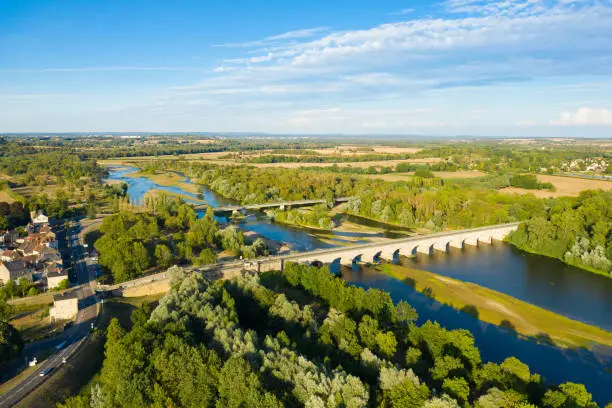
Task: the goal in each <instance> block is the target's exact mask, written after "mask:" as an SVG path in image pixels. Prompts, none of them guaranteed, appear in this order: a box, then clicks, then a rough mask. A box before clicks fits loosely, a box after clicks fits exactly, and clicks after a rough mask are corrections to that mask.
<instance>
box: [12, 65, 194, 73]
mask: <svg viewBox="0 0 612 408" xmlns="http://www.w3.org/2000/svg"><path fill="white" fill-rule="evenodd" d="M112 71H204V69H202V68H195V67H138V66H134V67H130V66H125V67H122V66H117V67H64V68H62V67H56V68H24V69H20V68H17V69H0V72H4V73H44V72H67V73H71V72H112Z"/></svg>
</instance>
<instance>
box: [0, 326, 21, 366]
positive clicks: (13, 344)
mask: <svg viewBox="0 0 612 408" xmlns="http://www.w3.org/2000/svg"><path fill="white" fill-rule="evenodd" d="M21 350H23V340H22V339H21V336H20V335H19V332H18V331H17V329H15V328H14V327H13V326H12V325H10V324H9V323H7V322H3V321H0V363H5V362H7V361H9V360H10V359H11V358H13V357H15V356H17V355H18V354H19V353H21Z"/></svg>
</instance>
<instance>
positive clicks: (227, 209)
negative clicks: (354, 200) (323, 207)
mask: <svg viewBox="0 0 612 408" xmlns="http://www.w3.org/2000/svg"><path fill="white" fill-rule="evenodd" d="M348 200H349V197H340V198H335V199H334V204H338V203H345V202H347V201H348ZM325 203H327V200H297V201H279V202H275V203H263V204H245V205H228V206H223V207H216V208H214V211H215V214H227V213H233V212H234V211H246V210H252V211H260V210H267V209H270V208H280V209H281V210H285V209H288V208H292V207H308V206H313V205H317V204H325ZM206 208H207V205H206V204H199V205H196V206H194V209H195V210H204V209H206Z"/></svg>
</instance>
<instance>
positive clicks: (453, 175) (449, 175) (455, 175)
mask: <svg viewBox="0 0 612 408" xmlns="http://www.w3.org/2000/svg"><path fill="white" fill-rule="evenodd" d="M433 173H434V175H435V176H436V177H440V178H443V179H465V178H474V177H482V176H484V175H486V173H482V172H480V171H472V170H469V171H434V172H433ZM413 174H414V173H413V172H408V173H393V174H364V175H363V176H362V177H368V178H376V179H381V180H385V181H407V180H410V179H411V178H412V175H413Z"/></svg>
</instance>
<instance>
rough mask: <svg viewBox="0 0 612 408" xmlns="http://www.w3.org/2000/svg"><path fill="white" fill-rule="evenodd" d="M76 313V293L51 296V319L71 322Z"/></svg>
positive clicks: (77, 301) (77, 310)
mask: <svg viewBox="0 0 612 408" xmlns="http://www.w3.org/2000/svg"><path fill="white" fill-rule="evenodd" d="M78 312H79V297H78V295H77V293H76V291H74V292H69V293H61V294H58V295H54V296H53V307H52V308H51V310H49V316H50V317H51V319H54V320H72V319H74V318H75V317H76V315H77V313H78Z"/></svg>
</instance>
